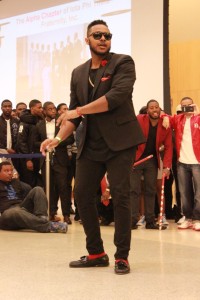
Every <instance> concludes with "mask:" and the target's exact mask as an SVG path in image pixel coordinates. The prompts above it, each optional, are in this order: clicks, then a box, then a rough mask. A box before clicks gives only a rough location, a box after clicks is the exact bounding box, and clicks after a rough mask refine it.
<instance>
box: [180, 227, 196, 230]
mask: <svg viewBox="0 0 200 300" xmlns="http://www.w3.org/2000/svg"><path fill="white" fill-rule="evenodd" d="M178 229H180V230H185V229H193V228H192V227H186V228H179V227H178Z"/></svg>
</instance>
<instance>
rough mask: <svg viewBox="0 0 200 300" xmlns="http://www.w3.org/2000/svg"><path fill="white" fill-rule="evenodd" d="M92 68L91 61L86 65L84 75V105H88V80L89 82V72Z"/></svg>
mask: <svg viewBox="0 0 200 300" xmlns="http://www.w3.org/2000/svg"><path fill="white" fill-rule="evenodd" d="M90 66H91V59H90V60H88V61H87V62H86V63H85V71H84V74H83V81H82V83H83V102H84V104H87V103H88V80H89V72H90Z"/></svg>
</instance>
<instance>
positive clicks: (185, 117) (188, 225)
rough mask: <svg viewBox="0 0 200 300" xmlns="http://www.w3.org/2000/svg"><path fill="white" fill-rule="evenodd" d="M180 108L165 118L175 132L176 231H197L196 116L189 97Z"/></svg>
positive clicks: (199, 133)
mask: <svg viewBox="0 0 200 300" xmlns="http://www.w3.org/2000/svg"><path fill="white" fill-rule="evenodd" d="M180 105H181V111H182V113H180V114H178V115H174V116H173V117H169V116H168V117H169V118H170V124H171V125H172V127H173V129H174V131H175V144H176V152H177V161H178V162H177V175H178V184H179V190H180V195H181V206H182V212H183V215H184V216H185V221H184V222H183V223H182V224H180V225H178V229H193V230H196V231H200V184H199V182H200V148H199V141H200V114H199V111H198V107H197V105H196V104H194V103H193V100H192V99H191V98H190V97H184V98H182V99H181V101H180ZM168 117H166V116H165V117H164V119H163V123H165V122H166V121H167V119H168ZM166 118H167V119H166Z"/></svg>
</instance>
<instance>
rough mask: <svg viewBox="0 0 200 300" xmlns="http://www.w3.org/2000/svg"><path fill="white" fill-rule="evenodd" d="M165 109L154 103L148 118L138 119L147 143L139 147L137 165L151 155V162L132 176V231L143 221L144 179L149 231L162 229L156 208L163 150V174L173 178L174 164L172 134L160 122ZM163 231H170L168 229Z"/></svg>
mask: <svg viewBox="0 0 200 300" xmlns="http://www.w3.org/2000/svg"><path fill="white" fill-rule="evenodd" d="M160 114H161V109H160V106H159V103H158V101H156V100H154V99H152V100H149V101H148V102H147V114H140V115H138V116H137V119H138V121H139V124H140V126H141V128H142V130H143V134H144V136H145V137H146V139H147V141H146V143H144V144H141V145H139V146H138V149H137V152H136V162H137V161H138V160H141V159H143V158H145V157H147V156H149V155H153V157H152V158H151V159H148V160H146V161H145V162H143V163H141V164H139V165H137V166H136V167H134V169H133V171H132V174H131V203H132V229H137V222H138V217H139V207H140V194H141V176H142V175H143V177H144V206H145V220H146V229H159V225H157V224H156V223H155V215H154V207H155V195H156V181H157V172H158V168H159V167H160V153H159V148H160V147H161V146H164V157H163V173H165V175H166V177H168V176H169V174H170V167H171V164H172V149H173V147H172V131H171V129H170V128H167V129H166V128H165V127H164V126H162V119H161V118H160ZM162 229H166V227H165V226H163V227H162Z"/></svg>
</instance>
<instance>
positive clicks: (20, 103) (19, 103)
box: [16, 102, 27, 108]
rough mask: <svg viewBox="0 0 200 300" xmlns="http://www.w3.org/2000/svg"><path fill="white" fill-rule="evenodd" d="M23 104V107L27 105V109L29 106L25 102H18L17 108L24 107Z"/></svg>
mask: <svg viewBox="0 0 200 300" xmlns="http://www.w3.org/2000/svg"><path fill="white" fill-rule="evenodd" d="M22 104H23V105H26V107H27V104H26V103H25V102H18V103H17V105H16V108H18V106H19V105H22Z"/></svg>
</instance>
